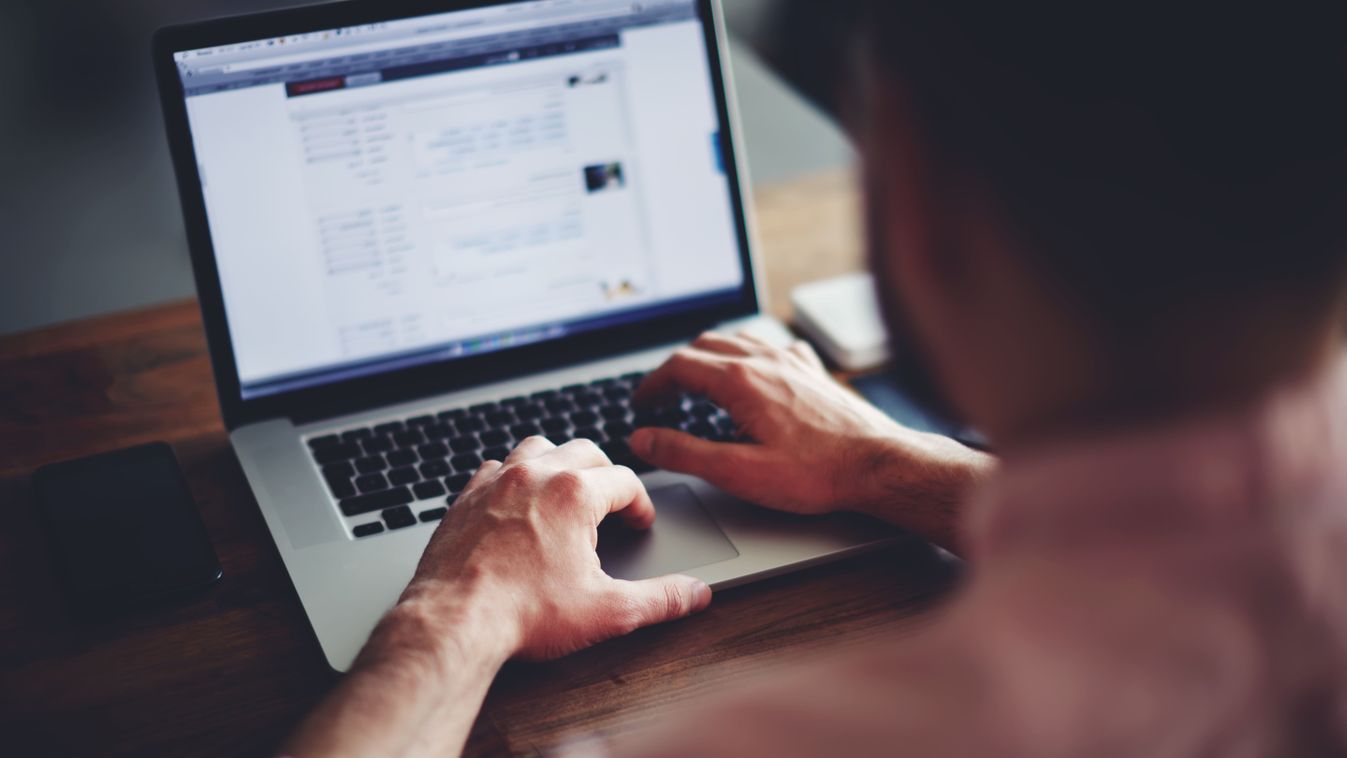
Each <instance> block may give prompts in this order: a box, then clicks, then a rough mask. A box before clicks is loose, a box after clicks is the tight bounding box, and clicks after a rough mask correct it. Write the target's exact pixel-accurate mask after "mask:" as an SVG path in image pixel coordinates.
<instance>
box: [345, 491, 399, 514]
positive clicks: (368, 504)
mask: <svg viewBox="0 0 1347 758" xmlns="http://www.w3.org/2000/svg"><path fill="white" fill-rule="evenodd" d="M413 502H414V500H413V499H412V491H411V490H409V489H407V488H406V487H397V488H395V489H391V490H384V491H383V492H375V493H372V494H368V495H357V496H356V497H348V498H346V499H345V500H343V501H341V512H342V513H344V514H345V515H347V516H348V517H349V516H359V515H361V514H364V513H373V512H374V511H382V510H384V509H387V508H395V507H397V506H399V505H410V504H411V503H413Z"/></svg>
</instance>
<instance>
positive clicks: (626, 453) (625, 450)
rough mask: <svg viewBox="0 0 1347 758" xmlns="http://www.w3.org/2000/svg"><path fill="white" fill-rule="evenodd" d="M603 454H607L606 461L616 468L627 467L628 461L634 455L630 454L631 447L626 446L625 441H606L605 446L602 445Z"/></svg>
mask: <svg viewBox="0 0 1347 758" xmlns="http://www.w3.org/2000/svg"><path fill="white" fill-rule="evenodd" d="M603 452H604V453H605V454H607V456H608V460H610V461H612V462H613V463H614V464H616V465H618V466H625V465H627V461H628V459H630V458H632V457H634V455H635V454H634V453H632V452H631V446H630V445H628V444H627V441H626V440H620V439H610V440H608V442H607V444H605V445H603Z"/></svg>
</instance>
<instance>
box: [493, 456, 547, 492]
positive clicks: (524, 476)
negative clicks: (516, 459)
mask: <svg viewBox="0 0 1347 758" xmlns="http://www.w3.org/2000/svg"><path fill="white" fill-rule="evenodd" d="M537 476H538V472H537V471H536V469H535V467H534V464H532V463H528V462H525V463H516V464H514V465H513V466H507V467H505V469H504V470H502V471H501V472H500V483H501V484H502V485H504V486H506V487H509V488H512V489H517V488H526V487H529V486H531V485H532V484H533V482H534V481H535V480H536V479H537Z"/></svg>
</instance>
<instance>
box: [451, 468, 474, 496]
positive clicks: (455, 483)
mask: <svg viewBox="0 0 1347 758" xmlns="http://www.w3.org/2000/svg"><path fill="white" fill-rule="evenodd" d="M470 481H472V474H466V473H465V474H455V475H453V476H451V477H449V478H448V479H445V480H444V487H445V489H447V490H449V492H450V494H453V495H457V494H458V493H460V492H462V491H463V490H465V489H467V488H468V482H470Z"/></svg>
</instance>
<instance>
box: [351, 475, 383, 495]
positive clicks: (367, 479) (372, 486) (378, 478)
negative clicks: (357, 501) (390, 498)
mask: <svg viewBox="0 0 1347 758" xmlns="http://www.w3.org/2000/svg"><path fill="white" fill-rule="evenodd" d="M355 487H356V489H358V490H360V491H361V492H362V493H365V494H369V493H371V492H382V491H384V490H386V489H388V480H387V479H386V478H384V475H383V474H365V475H364V476H359V477H356V480H355Z"/></svg>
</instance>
